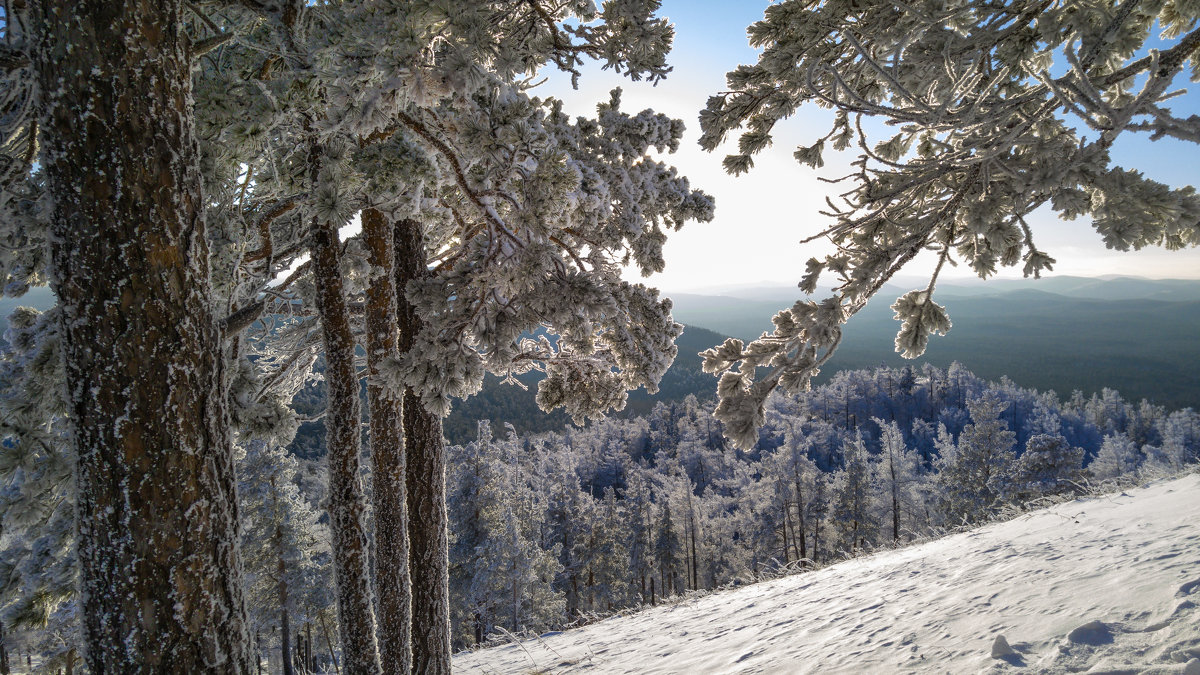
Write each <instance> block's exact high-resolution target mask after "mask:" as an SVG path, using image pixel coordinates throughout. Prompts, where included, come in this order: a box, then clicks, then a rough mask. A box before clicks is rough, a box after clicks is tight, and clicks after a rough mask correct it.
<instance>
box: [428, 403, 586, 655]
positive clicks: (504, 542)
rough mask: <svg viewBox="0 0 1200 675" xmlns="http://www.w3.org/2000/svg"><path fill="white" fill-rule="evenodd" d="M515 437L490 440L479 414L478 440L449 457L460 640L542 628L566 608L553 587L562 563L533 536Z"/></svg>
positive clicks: (534, 519) (535, 518) (535, 517)
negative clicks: (499, 630) (499, 629)
mask: <svg viewBox="0 0 1200 675" xmlns="http://www.w3.org/2000/svg"><path fill="white" fill-rule="evenodd" d="M513 444H514V443H513V441H512V440H511V439H510V441H509V442H503V441H501V442H497V441H495V439H493V438H492V432H491V427H490V425H489V424H488V423H487V422H486V421H483V422H480V423H479V437H478V440H476V441H475V442H473V443H470V444H468V445H467V446H466V447H465V448H462V449H461V451H460V452H456V453H455V455H454V458H453V459H454V461H453V463H452V468H451V471H450V477H449V478H450V480H449V486H450V489H449V501H448V507H449V513H450V521H451V524H452V532H453V540H454V543H453V546H452V549H451V557H452V558H453V559H454V561H455V565H454V566H453V570H452V572H451V575H450V583H451V597H452V598H453V600H454V607H455V612H454V613H453V616H454V618H455V619H456V621H455V623H456V624H457V626H458V631H457V638H458V639H457V640H456V642H458V643H459V644H472V643H478V642H480V641H482V640H483V639H485V638H486V637H487V636H488V635H490V634H491V633H493V632H494V631H495V628H496V627H497V626H500V627H503V628H506V629H507V630H509V631H513V632H520V631H524V630H543V629H545V628H547V627H549V626H551V625H555V622H557V621H560V620H561V618H562V616H563V612H564V602H563V596H562V593H561V592H558V591H556V590H555V589H553V588H552V584H553V582H554V580H555V577H556V576H557V575H558V573H559V572H560V571H561V567H560V566H559V563H558V560H557V554H558V551H557V550H555V549H554V548H550V549H544V548H542V547H541V545H540V543H541V542H539V541H538V540H537V538H536V537H535V536H534V535H535V533H536V527H537V525H538V524H539V523H540V522H541V516H542V514H535V513H534V512H533V510H532V509H531V507H530V505H529V504H528V503H527V502H526V496H527V495H528V487H527V486H525V485H523V484H522V482H521V480H520V476H519V463H520V462H519V460H518V459H517V458H516V457H514V456H513V448H512V447H511V446H512V445H513Z"/></svg>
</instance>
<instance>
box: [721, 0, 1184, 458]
mask: <svg viewBox="0 0 1200 675" xmlns="http://www.w3.org/2000/svg"><path fill="white" fill-rule="evenodd" d="M1197 16H1198V13H1197V10H1196V9H1195V8H1193V7H1191V6H1188V5H1184V4H1181V3H1179V2H1154V3H1151V4H1143V3H1137V2H1123V3H1112V2H1108V1H1107V0H1085V1H1084V2H1082V3H1044V2H1033V1H1032V0H1025V1H1022V2H1018V3H1016V4H997V5H983V4H979V3H971V4H964V5H953V6H947V5H944V4H941V3H939V2H936V1H935V0H929V1H926V2H917V3H904V4H896V5H890V6H881V5H875V4H862V3H858V2H855V1H854V0H824V1H818V0H788V1H786V2H779V3H775V4H772V5H771V6H770V7H768V8H767V10H766V14H765V17H764V18H763V20H762V21H760V22H758V23H755V24H753V25H752V26H751V27H750V29H749V36H750V43H751V45H752V46H755V47H759V48H761V49H762V52H761V53H760V54H759V57H758V62H757V63H756V64H755V65H751V66H741V67H739V68H738V69H736V70H734V71H732V72H730V73H729V74H728V76H727V80H728V87H727V90H726V91H725V92H723V93H720V94H717V95H715V96H713V97H711V98H710V99H709V101H708V105H707V108H706V109H705V110H704V111H703V112H702V113H701V117H700V124H701V128H702V129H703V132H704V133H703V136H702V137H701V141H700V142H701V145H702V146H703V147H704V148H706V149H708V150H715V149H716V148H717V147H718V146H719V145H720V144H721V143H722V141H723V140H724V139H725V138H726V137H727V136H728V135H729V134H730V133H731V132H735V131H739V130H740V136H739V139H738V148H737V152H736V153H735V154H732V155H730V156H728V157H726V158H725V168H726V170H727V171H729V172H730V173H734V174H740V173H743V172H746V171H748V170H749V169H750V168H751V167H752V166H753V156H754V155H755V154H757V153H759V152H761V151H763V150H764V149H765V148H767V147H769V146H770V145H771V143H772V133H773V130H774V127H775V125H776V124H777V123H778V122H780V121H781V120H783V119H785V118H787V117H789V116H791V115H792V114H793V113H795V112H796V111H797V110H798V109H799V108H801V107H802V106H804V105H805V104H809V103H811V104H815V105H817V106H820V107H825V108H831V109H833V110H834V118H833V124H832V128H831V129H830V131H829V132H828V133H826V134H824V135H821V136H819V137H817V138H815V139H814V142H813V143H812V144H811V145H802V146H800V147H798V148H797V149H796V151H795V157H796V159H797V161H799V162H800V163H803V164H807V165H810V166H812V167H814V168H819V167H821V166H822V165H823V154H824V152H825V151H826V146H827V145H828V146H831V147H832V148H833V149H834V150H845V149H847V148H850V147H851V146H856V148H857V152H858V153H859V154H858V158H857V159H856V160H855V161H854V162H853V167H854V169H853V172H852V173H851V174H850V175H849V176H846V177H845V178H846V181H847V183H848V185H847V187H846V188H845V189H844V190H841V191H840V192H842V195H841V201H840V202H839V203H834V202H832V201H831V202H830V209H829V211H828V216H829V217H830V220H831V223H830V224H829V226H828V227H825V228H823V229H822V231H821V232H818V233H816V234H813V235H811V236H809V237H808V238H807V239H806V241H812V240H816V239H826V238H828V239H829V240H831V241H832V242H833V243H834V244H835V245H836V246H837V249H836V251H835V252H834V253H831V254H829V255H828V256H826V257H825V258H824V259H815V258H814V259H812V260H810V261H809V262H808V268H807V271H806V273H805V275H804V277H803V280H802V281H801V283H800V287H801V289H802V290H803V291H804V292H806V293H809V294H812V293H814V292H815V291H816V290H817V287H818V281H819V279H820V278H821V277H822V275H824V274H825V273H828V275H829V276H831V277H833V279H834V280H833V286H834V292H833V294H832V295H830V296H829V297H827V298H826V299H824V300H809V299H802V300H799V301H797V302H796V304H795V305H794V306H793V307H791V308H789V309H785V310H783V311H781V312H780V313H779V314H777V315H776V317H775V319H774V322H775V330H774V332H773V333H771V334H768V335H764V336H763V337H762V338H760V339H759V340H756V341H754V342H753V343H752V344H750V345H745V344H743V343H742V342H741V341H737V340H730V341H727V342H726V343H725V344H724V345H723V346H721V347H718V348H714V349H712V350H710V351H709V352H708V353H707V358H706V364H705V368H706V369H707V370H708V371H709V372H713V373H720V374H721V381H720V384H719V385H718V392H719V394H720V396H721V400H722V405H721V407H720V408H718V410H717V415H718V417H720V418H721V419H722V420H724V421H725V422H726V424H727V425H728V429H729V433H730V435H731V437H732V438H733V439H735V440H736V441H737V442H738V443H739V444H740V445H742V446H746V447H748V446H749V445H751V444H752V443H753V441H754V438H755V434H756V431H757V428H758V427H759V426H760V425H761V423H762V419H763V418H762V406H763V402H764V401H765V400H766V396H767V394H768V393H769V392H770V391H771V390H772V389H774V388H775V387H777V386H782V387H784V388H785V389H787V390H789V391H797V390H801V389H804V388H806V387H807V386H808V382H809V378H810V377H811V376H812V375H814V374H816V372H817V371H818V370H819V368H820V367H821V366H822V365H823V364H824V363H826V361H828V359H829V357H830V356H832V354H833V352H834V351H835V350H836V349H837V346H838V344H839V343H840V341H841V336H842V326H843V324H844V323H845V322H846V320H847V319H848V318H849V317H850V316H852V315H853V314H855V313H856V312H858V311H859V310H861V309H862V308H863V307H864V306H865V305H866V303H867V301H868V300H869V299H870V298H871V297H872V296H873V295H874V294H875V293H876V292H877V291H879V290H880V288H882V287H883V285H884V284H885V283H887V281H888V280H889V279H891V278H892V277H893V276H894V275H895V274H896V273H897V272H898V271H899V270H900V269H901V268H903V267H904V266H905V265H906V264H907V263H909V262H910V261H912V260H913V259H914V258H915V257H916V256H917V255H918V254H919V253H921V252H922V251H927V250H932V251H936V253H937V256H938V258H937V262H936V263H935V266H934V269H933V270H932V274H931V277H930V281H929V283H928V284H927V285H926V286H925V287H924V288H920V289H916V290H913V291H911V292H909V293H906V294H905V295H904V296H902V297H901V298H899V299H898V300H897V301H896V302H895V304H894V305H893V306H892V308H893V309H894V310H895V312H896V318H897V319H898V320H900V321H901V322H902V326H901V328H900V331H899V333H898V335H897V336H896V351H898V352H900V353H901V354H903V355H904V356H906V357H909V358H912V357H916V356H919V355H920V354H921V353H923V352H924V351H925V347H926V344H927V343H928V340H929V337H930V335H932V334H934V333H938V334H944V333H945V332H946V331H948V330H949V329H950V318H949V316H948V315H947V313H946V311H945V308H944V307H942V306H941V305H938V304H937V303H935V302H934V300H933V297H932V295H933V292H934V290H935V287H936V284H937V279H938V276H939V273H940V272H941V270H942V269H943V267H944V265H945V264H946V263H948V262H950V263H953V262H955V261H958V260H961V261H963V262H965V263H967V264H968V265H969V266H970V267H971V268H972V269H973V270H974V271H975V273H976V274H978V275H979V276H980V277H984V278H986V277H988V276H990V275H992V274H994V273H995V272H996V271H997V269H998V268H1000V267H1002V266H1004V267H1007V266H1016V265H1021V266H1022V269H1023V272H1024V274H1025V276H1027V277H1028V276H1034V277H1036V276H1038V275H1040V273H1041V272H1042V271H1045V270H1048V269H1051V266H1052V265H1053V264H1054V262H1055V260H1054V258H1053V257H1051V254H1050V253H1049V252H1047V251H1043V250H1042V249H1040V248H1038V246H1037V245H1036V244H1035V241H1034V231H1033V228H1032V227H1031V226H1030V223H1029V220H1028V216H1029V215H1030V214H1031V213H1033V212H1034V211H1035V210H1036V209H1039V208H1041V207H1042V206H1048V207H1049V208H1050V209H1052V210H1053V211H1055V212H1056V213H1058V214H1059V215H1060V216H1061V217H1063V218H1066V219H1074V218H1077V217H1090V218H1091V219H1092V226H1093V227H1094V228H1095V230H1096V231H1097V232H1099V233H1100V235H1101V236H1103V238H1104V241H1105V243H1106V245H1108V246H1109V247H1110V248H1113V249H1117V250H1122V251H1124V250H1129V249H1140V248H1143V247H1146V246H1163V247H1166V248H1168V249H1178V248H1183V247H1188V246H1196V245H1197V244H1200V226H1198V225H1197V223H1200V195H1197V194H1196V192H1195V190H1194V189H1193V188H1191V187H1185V188H1179V189H1176V188H1172V187H1169V186H1167V185H1164V184H1162V183H1159V182H1156V181H1154V180H1151V179H1149V178H1147V177H1145V176H1144V175H1143V174H1142V173H1141V172H1139V171H1136V170H1131V169H1128V168H1123V167H1117V166H1113V165H1112V163H1111V158H1110V154H1109V153H1110V149H1111V147H1112V145H1113V143H1114V141H1115V140H1116V139H1117V138H1118V137H1119V136H1121V135H1122V134H1131V133H1146V134H1148V135H1149V136H1150V137H1151V138H1155V139H1158V138H1162V137H1167V138H1172V139H1177V140H1181V141H1188V142H1192V143H1195V142H1200V119H1197V118H1196V117H1195V116H1192V117H1183V116H1179V115H1177V114H1175V113H1173V112H1172V110H1171V108H1170V107H1169V106H1168V100H1169V99H1170V98H1172V97H1174V96H1176V95H1177V93H1178V92H1177V90H1174V89H1172V85H1173V82H1175V81H1176V80H1177V79H1179V78H1177V76H1181V77H1182V78H1183V79H1191V80H1193V81H1195V79H1196V78H1197V77H1198V75H1197V72H1198V69H1197V64H1198V63H1200V59H1198V57H1197V50H1198V49H1200V33H1198V32H1197V30H1198V29H1197V28H1196V26H1195V20H1196V18H1197ZM1149 46H1153V47H1154V49H1151V50H1150V51H1149V53H1147V50H1146V48H1147V47H1149ZM872 119H874V120H879V121H882V122H884V123H886V124H887V125H889V126H892V125H894V127H895V130H894V131H891V132H885V133H887V134H889V135H891V134H894V135H891V137H890V138H887V137H885V138H872V136H873V135H874V134H876V133H878V132H877V131H876V130H877V129H879V128H880V127H879V125H877V124H871V123H869V122H870V120H872ZM864 121H866V122H868V123H864ZM759 366H765V367H766V369H765V371H764V372H765V374H764V375H762V376H761V377H758V376H756V368H757V367H759Z"/></svg>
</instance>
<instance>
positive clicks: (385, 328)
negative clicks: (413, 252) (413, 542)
mask: <svg viewBox="0 0 1200 675" xmlns="http://www.w3.org/2000/svg"><path fill="white" fill-rule="evenodd" d="M362 226H363V234H364V236H365V237H366V240H367V261H368V262H369V263H370V265H371V283H370V285H368V287H367V405H368V406H369V408H370V417H371V422H370V434H371V435H370V439H371V463H372V471H371V478H372V483H373V484H372V488H373V489H372V493H373V496H374V500H375V555H374V556H373V560H374V561H375V575H374V576H375V594H376V602H377V604H378V606H379V655H380V660H381V661H382V664H383V666H384V668H385V669H386V670H387V672H388V673H396V674H397V675H407V673H408V672H409V671H411V670H412V647H411V642H412V635H411V630H412V614H411V612H412V587H411V585H410V583H409V578H408V504H407V503H406V500H407V490H406V489H405V486H404V480H405V478H404V439H403V437H402V434H401V424H402V416H401V408H400V405H401V399H400V398H399V397H393V396H391V395H389V394H388V392H387V391H386V390H385V389H384V387H383V386H381V383H380V381H379V367H380V364H381V363H383V361H384V360H385V359H387V358H388V357H390V356H393V355H395V354H396V345H397V335H396V329H397V323H396V318H397V317H396V285H395V279H394V277H393V274H392V268H393V264H394V260H393V259H394V257H395V255H394V254H395V247H394V242H395V236H394V234H393V232H392V224H391V222H390V221H389V220H388V218H387V217H385V216H384V214H383V213H381V212H379V211H377V210H375V209H364V210H363V212H362Z"/></svg>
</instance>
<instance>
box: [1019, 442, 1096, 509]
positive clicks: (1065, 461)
mask: <svg viewBox="0 0 1200 675" xmlns="http://www.w3.org/2000/svg"><path fill="white" fill-rule="evenodd" d="M1082 474H1083V448H1074V447H1071V445H1070V444H1069V443H1067V439H1065V438H1063V437H1062V435H1061V434H1036V435H1034V436H1030V437H1029V440H1028V441H1026V443H1025V451H1024V452H1023V453H1021V456H1020V457H1019V458H1017V461H1016V464H1015V466H1014V467H1013V476H1012V482H1011V484H1010V485H1009V486H1008V489H1009V492H1010V493H1011V494H1012V495H1015V496H1016V498H1017V499H1019V500H1021V501H1026V500H1029V499H1032V498H1035V497H1040V496H1043V495H1057V494H1063V493H1070V492H1073V491H1075V490H1078V489H1079V484H1078V482H1077V481H1078V480H1079V478H1081V477H1082Z"/></svg>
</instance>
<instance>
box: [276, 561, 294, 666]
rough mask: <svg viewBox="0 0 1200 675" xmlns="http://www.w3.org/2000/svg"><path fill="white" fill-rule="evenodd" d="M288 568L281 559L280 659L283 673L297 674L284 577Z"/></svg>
mask: <svg viewBox="0 0 1200 675" xmlns="http://www.w3.org/2000/svg"><path fill="white" fill-rule="evenodd" d="M286 571H287V568H286V567H285V566H284V563H283V558H280V559H279V608H280V609H279V611H280V617H279V630H280V635H279V659H280V661H282V662H283V675H296V671H295V669H294V668H293V666H292V642H291V640H292V624H291V621H290V620H289V616H288V587H287V580H286V578H285V577H284V574H285V572H286Z"/></svg>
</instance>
